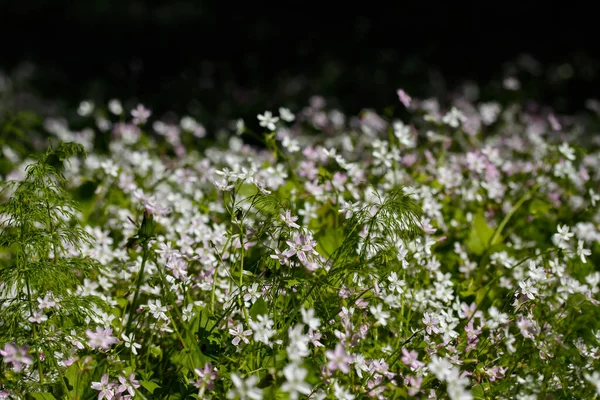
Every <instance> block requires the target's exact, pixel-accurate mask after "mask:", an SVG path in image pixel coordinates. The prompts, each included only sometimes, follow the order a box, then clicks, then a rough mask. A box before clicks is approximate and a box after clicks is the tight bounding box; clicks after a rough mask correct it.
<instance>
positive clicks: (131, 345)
mask: <svg viewBox="0 0 600 400" xmlns="http://www.w3.org/2000/svg"><path fill="white" fill-rule="evenodd" d="M121 337H122V338H123V344H124V345H125V347H127V348H128V349H131V352H132V353H133V354H136V355H137V353H138V352H137V349H141V348H142V345H141V344H139V343H136V342H135V338H134V337H133V333H130V334H129V336H127V335H125V334H124V333H122V334H121Z"/></svg>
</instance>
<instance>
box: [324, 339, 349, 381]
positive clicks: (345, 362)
mask: <svg viewBox="0 0 600 400" xmlns="http://www.w3.org/2000/svg"><path fill="white" fill-rule="evenodd" d="M325 355H326V356H327V358H328V359H329V363H328V364H327V368H329V370H330V371H335V370H338V369H339V370H340V371H342V372H343V373H344V374H347V373H348V372H350V362H351V361H352V357H351V356H350V355H348V354H346V349H345V348H344V345H343V344H341V343H338V344H337V345H336V346H335V350H327V351H326V352H325Z"/></svg>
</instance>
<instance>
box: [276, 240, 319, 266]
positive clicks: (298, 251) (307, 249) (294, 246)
mask: <svg viewBox="0 0 600 400" xmlns="http://www.w3.org/2000/svg"><path fill="white" fill-rule="evenodd" d="M286 243H287V244H288V246H290V248H289V249H287V250H286V251H284V252H283V254H284V255H285V256H286V257H287V258H290V257H291V256H293V255H296V256H297V257H298V259H299V260H300V261H301V262H302V263H307V262H308V258H307V256H306V253H311V254H314V255H316V254H318V253H317V252H316V251H315V249H314V247H315V246H316V242H315V241H313V240H311V238H310V237H309V236H308V235H304V234H298V235H296V236H295V237H294V240H293V241H292V240H287V241H286Z"/></svg>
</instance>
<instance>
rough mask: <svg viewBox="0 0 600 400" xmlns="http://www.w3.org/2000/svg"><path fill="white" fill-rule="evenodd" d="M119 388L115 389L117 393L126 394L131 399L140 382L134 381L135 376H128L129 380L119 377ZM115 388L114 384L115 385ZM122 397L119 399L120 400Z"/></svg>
mask: <svg viewBox="0 0 600 400" xmlns="http://www.w3.org/2000/svg"><path fill="white" fill-rule="evenodd" d="M119 383H120V385H119V387H118V388H117V392H118V393H123V392H128V393H129V395H131V397H133V396H135V389H137V388H139V387H140V382H139V381H137V380H136V379H135V374H130V375H129V378H125V377H124V376H119ZM115 386H116V384H115ZM122 398H123V397H121V399H122Z"/></svg>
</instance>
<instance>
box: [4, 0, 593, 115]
mask: <svg viewBox="0 0 600 400" xmlns="http://www.w3.org/2000/svg"><path fill="white" fill-rule="evenodd" d="M595 15H596V14H595V13H594V12H593V8H592V7H591V6H588V7H587V8H585V7H578V6H576V5H574V4H572V5H570V6H569V8H568V9H557V8H555V6H554V5H552V4H551V3H550V2H545V3H542V2H532V1H529V2H528V1H521V2H518V3H517V2H496V1H493V2H492V1H481V2H472V3H469V2H442V1H414V2H396V3H393V4H387V3H384V2H381V3H380V4H378V3H376V2H363V3H356V4H355V5H353V3H337V2H321V3H307V2H287V3H283V2H282V3H277V4H261V3H256V2H244V3H241V2H240V3H239V4H238V2H227V1H221V2H217V1H211V2H202V1H190V0H173V1H169V2H158V1H139V0H138V1H125V0H89V1H78V2H76V1H70V2H69V1H63V0H22V1H6V0H5V1H2V0H0V41H1V44H2V46H1V49H0V69H3V70H4V71H8V72H10V71H15V67H16V66H18V65H21V66H22V65H23V64H22V62H23V61H24V60H26V61H30V62H32V63H33V64H35V65H36V68H35V69H34V70H30V71H29V73H30V74H31V76H32V81H33V86H34V88H35V90H36V91H37V92H39V93H40V94H41V95H43V96H46V97H52V98H57V99H61V101H63V102H65V103H67V104H77V103H78V102H79V101H80V100H82V99H84V98H91V99H94V100H96V101H102V102H104V101H107V100H108V99H110V98H113V97H118V98H121V99H137V100H139V101H142V102H143V103H144V104H148V105H149V106H150V107H152V109H153V110H155V112H156V113H161V112H166V111H169V110H177V111H178V113H180V114H182V113H185V112H189V113H191V114H192V115H196V116H198V117H200V118H207V119H208V118H212V117H215V116H218V117H219V118H223V119H227V118H233V117H237V116H239V114H242V115H243V114H249V113H254V112H257V111H263V110H265V109H274V107H277V106H280V105H284V104H285V105H289V106H291V107H292V109H294V107H296V110H297V108H299V107H301V106H303V105H304V104H306V101H307V99H308V98H309V96H310V95H313V94H323V95H325V96H326V97H327V98H330V99H334V98H335V100H332V101H333V103H334V104H335V105H336V106H339V107H341V108H342V109H343V110H345V111H347V112H351V113H356V112H358V111H359V110H360V109H361V108H363V107H373V108H376V109H377V108H382V107H385V106H387V105H390V104H391V103H395V102H397V98H396V95H395V89H396V88H398V87H403V88H405V89H406V90H407V91H408V92H409V93H411V94H413V95H416V96H426V95H432V94H433V95H438V96H444V95H446V94H448V92H449V89H450V88H453V87H456V85H457V84H459V83H461V82H464V81H465V80H471V81H473V82H476V83H478V84H480V85H488V83H489V82H490V80H492V79H498V78H500V77H502V76H503V74H504V73H506V71H508V70H509V68H510V63H509V62H510V61H514V60H516V59H517V57H518V56H519V55H521V54H523V53H528V54H530V55H532V56H533V57H534V58H535V59H536V60H538V61H539V62H541V64H542V65H543V66H554V68H557V67H558V66H560V65H564V63H568V64H569V65H570V66H571V67H572V69H573V70H574V71H575V72H574V73H573V79H570V80H569V82H561V83H556V82H553V83H552V84H551V85H547V84H546V83H547V82H548V81H549V80H550V81H552V78H551V77H550V76H545V75H544V73H545V72H543V71H544V70H542V72H541V73H540V76H541V78H539V77H538V78H539V79H538V80H541V81H543V82H545V83H543V84H537V85H538V86H535V85H534V84H532V86H530V87H529V89H530V93H531V94H532V96H534V97H536V99H537V100H541V101H547V102H552V101H554V100H555V99H556V98H557V97H559V101H558V103H557V104H554V105H555V106H557V107H558V108H562V109H563V110H562V111H571V110H572V109H577V108H581V107H583V106H582V104H583V102H584V100H585V99H586V98H588V97H590V96H594V95H596V96H597V95H598V92H597V88H598V87H599V85H598V71H599V67H598V65H599V64H598V61H597V60H598V56H599V47H600V46H599V45H598V38H599V37H600V30H599V29H598V27H597V25H596V24H595V21H594V16H595ZM26 72H27V71H26ZM291 78H295V80H294V82H295V83H293V84H290V83H289V81H290V79H291ZM491 94H493V93H491ZM491 94H490V95H491ZM483 95H484V96H485V92H484V93H483Z"/></svg>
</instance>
